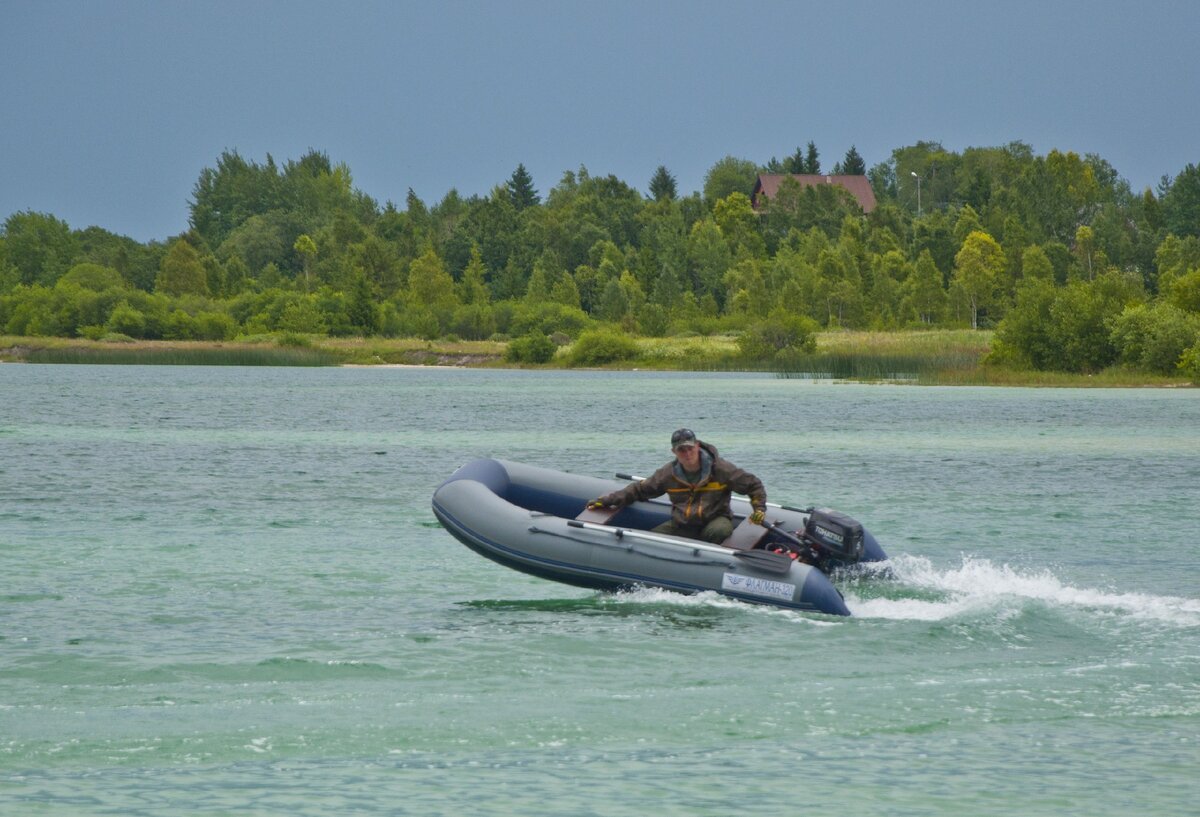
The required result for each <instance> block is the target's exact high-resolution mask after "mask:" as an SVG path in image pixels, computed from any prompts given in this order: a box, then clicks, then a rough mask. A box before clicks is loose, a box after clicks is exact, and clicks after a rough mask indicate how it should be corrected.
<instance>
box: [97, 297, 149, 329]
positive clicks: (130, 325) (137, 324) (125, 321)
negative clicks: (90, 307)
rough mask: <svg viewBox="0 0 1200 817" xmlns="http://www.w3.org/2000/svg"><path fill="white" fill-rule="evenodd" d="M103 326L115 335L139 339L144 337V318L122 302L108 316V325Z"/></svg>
mask: <svg viewBox="0 0 1200 817" xmlns="http://www.w3.org/2000/svg"><path fill="white" fill-rule="evenodd" d="M104 326H105V329H107V330H108V331H109V332H111V333H113V334H116V335H129V336H130V337H133V338H141V337H145V335H146V316H145V315H143V314H142V313H141V312H139V311H138V310H136V309H134V308H133V307H132V306H130V305H129V304H128V303H127V302H125V301H122V302H121V303H119V304H117V306H116V307H115V308H114V309H113V311H112V314H111V315H109V316H108V323H106V324H105V325H104Z"/></svg>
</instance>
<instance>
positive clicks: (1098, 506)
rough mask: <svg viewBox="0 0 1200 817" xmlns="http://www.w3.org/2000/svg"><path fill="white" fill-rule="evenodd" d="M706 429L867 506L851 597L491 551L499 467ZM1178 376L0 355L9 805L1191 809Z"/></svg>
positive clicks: (626, 447) (860, 508)
mask: <svg viewBox="0 0 1200 817" xmlns="http://www.w3.org/2000/svg"><path fill="white" fill-rule="evenodd" d="M680 425H687V426H690V427H692V428H694V429H695V430H696V431H697V432H698V433H699V434H700V436H701V437H702V438H704V439H707V440H710V441H711V442H713V443H715V444H716V445H717V446H718V447H719V448H720V449H721V450H722V452H723V453H725V454H726V455H727V456H728V457H729V458H730V459H732V460H733V461H734V462H736V463H738V464H739V465H742V466H744V467H747V468H749V469H751V470H753V471H754V472H755V473H757V474H758V475H759V476H760V477H761V478H762V479H763V480H764V482H765V483H766V485H767V488H768V491H769V492H770V494H771V498H772V499H773V500H776V501H782V502H784V503H786V504H814V503H816V504H824V505H830V506H833V507H836V508H839V509H841V510H843V511H845V512H847V513H849V514H851V515H853V516H855V517H856V518H858V519H860V520H861V521H863V522H864V523H865V524H866V525H867V526H868V527H870V528H871V530H872V531H873V532H874V533H875V534H876V535H877V536H878V538H879V540H880V541H881V543H882V544H883V545H884V547H885V548H886V549H887V550H888V551H889V553H890V554H892V556H893V557H894V558H893V560H892V562H891V567H892V572H893V574H894V576H893V578H890V579H886V578H879V577H876V578H871V579H867V580H862V581H856V582H854V583H851V584H847V585H844V586H843V588H842V589H843V591H844V593H845V594H846V597H847V600H848V603H849V606H850V608H851V610H852V611H853V612H854V613H855V617H854V618H851V619H833V618H828V617H823V616H818V615H803V614H797V613H793V612H787V611H780V610H775V609H771V608H765V607H753V606H749V605H744V604H740V603H736V602H731V601H728V600H725V599H722V598H720V597H716V596H712V597H708V596H700V597H682V596H676V595H672V594H667V593H663V592H658V591H641V592H635V593H630V594H623V595H604V594H595V593H591V592H588V591H584V590H579V589H576V588H570V587H566V586H562V585H556V584H551V583H547V582H543V581H540V580H537V579H534V578H532V577H528V576H524V575H521V574H517V573H513V572H510V571H507V570H505V569H503V568H501V567H499V566H498V565H494V564H492V563H490V562H487V561H485V560H483V559H481V558H480V557H478V556H476V555H475V554H473V553H471V552H470V551H468V550H467V549H465V548H464V547H462V546H461V545H460V544H458V543H457V542H456V541H454V540H453V539H452V538H451V537H450V536H449V535H448V534H447V533H445V532H444V531H442V530H441V528H439V527H438V525H437V523H436V521H435V520H434V517H433V514H432V512H431V510H430V507H429V500H430V495H431V493H432V491H433V489H434V487H435V486H436V485H437V484H438V483H439V482H440V481H441V480H442V479H443V478H445V477H446V476H447V475H449V474H450V473H451V472H452V471H453V470H454V469H455V468H456V467H457V466H458V465H460V464H461V463H463V462H464V461H466V460H468V459H470V458H472V457H476V456H484V455H496V456H503V457H506V458H509V459H517V460H525V461H529V462H533V463H537V464H539V465H543V466H548V467H555V468H562V469H564V470H570V471H575V472H580V473H587V474H593V475H598V476H610V475H611V474H612V473H614V472H617V471H626V472H635V473H645V472H648V471H649V470H651V469H652V468H654V467H656V466H657V465H659V464H661V463H662V462H663V461H665V460H666V458H667V456H668V455H669V454H668V451H667V448H668V445H667V440H668V437H669V435H670V432H671V431H672V430H673V429H674V428H676V427H678V426H680ZM1198 486H1200V392H1198V391H1194V390H1096V391H1093V390H1086V391H1084V390H1080V391H1073V390H1054V389H1045V390H1026V389H972V388H953V389H938V388H918V387H905V386H895V387H893V386H859V385H846V384H830V383H810V382H802V381H796V380H782V379H775V378H771V377H769V376H760V375H710V374H703V375H701V374H695V375H693V374H657V373H653V374H652V373H636V372H635V373H624V374H609V373H578V372H575V373H570V372H568V373H563V372H497V371H477V370H465V371H464V370H445V369H441V370H438V369H434V370H427V369H383V368H381V369H238V368H225V367H214V368H186V367H180V368H176V367H158V366H155V367H137V366H127V367H105V366H35V365H17V364H13V365H2V366H0V576H2V578H0V814H4V815H8V814H13V815H25V814H62V815H76V814H88V815H91V814H120V815H190V814H195V815H207V814H239V815H240V814H256V815H257V814H261V815H310V814H311V815H330V814H422V815H423V814H482V815H493V814H494V815H501V814H531V813H537V814H573V815H574V814H579V815H589V814H594V815H643V814H646V813H651V812H653V813H655V814H658V815H693V814H706V815H727V814H731V813H735V812H736V813H752V814H785V813H787V814H800V813H808V812H812V811H817V810H819V812H820V813H845V814H866V813H873V814H896V815H909V814H911V815H963V814H972V815H988V814H995V815H1000V814H1005V815H1012V814H1022V815H1088V817H1097V816H1098V815H1127V814H1132V813H1141V814H1151V815H1184V814H1195V813H1196V802H1197V798H1198V797H1200V784H1197V783H1196V782H1195V780H1196V774H1195V773H1196V769H1197V768H1200V746H1198V740H1200V580H1198V578H1197V568H1198V566H1200V558H1198V556H1197V553H1198V552H1200V502H1198V500H1200V487H1198Z"/></svg>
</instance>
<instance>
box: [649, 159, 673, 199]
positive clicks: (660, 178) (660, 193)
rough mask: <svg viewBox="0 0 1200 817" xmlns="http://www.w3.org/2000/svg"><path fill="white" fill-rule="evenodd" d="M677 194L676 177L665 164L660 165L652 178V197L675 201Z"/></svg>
mask: <svg viewBox="0 0 1200 817" xmlns="http://www.w3.org/2000/svg"><path fill="white" fill-rule="evenodd" d="M676 194H677V193H676V189H675V177H674V176H672V175H671V172H670V171H669V170H667V168H666V166H665V165H659V166H658V170H656V171H654V177H653V178H652V179H650V197H651V198H652V199H654V200H655V201H674V200H675V196H676Z"/></svg>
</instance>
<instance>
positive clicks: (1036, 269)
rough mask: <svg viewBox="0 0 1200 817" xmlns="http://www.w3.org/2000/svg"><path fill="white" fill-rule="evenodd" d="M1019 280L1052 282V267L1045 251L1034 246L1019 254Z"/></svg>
mask: <svg viewBox="0 0 1200 817" xmlns="http://www.w3.org/2000/svg"><path fill="white" fill-rule="evenodd" d="M1021 278H1022V279H1023V280H1025V281H1048V282H1050V283H1053V282H1054V265H1053V264H1051V263H1050V258H1049V257H1048V256H1047V255H1046V251H1045V250H1043V249H1042V248H1041V247H1039V246H1038V245H1036V244H1033V245H1032V246H1029V247H1026V248H1025V251H1024V252H1022V253H1021Z"/></svg>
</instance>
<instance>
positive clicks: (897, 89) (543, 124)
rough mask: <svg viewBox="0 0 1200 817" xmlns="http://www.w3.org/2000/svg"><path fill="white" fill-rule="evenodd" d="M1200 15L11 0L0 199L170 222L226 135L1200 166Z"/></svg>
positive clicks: (368, 174)
mask: <svg viewBox="0 0 1200 817" xmlns="http://www.w3.org/2000/svg"><path fill="white" fill-rule="evenodd" d="M1197 35H1200V3H1196V2H1191V1H1190V0H1188V1H1187V2H1167V1H1166V0H1146V1H1145V2H1138V3H1119V2H1113V0H1091V2H1076V1H1075V0H1070V2H1054V1H1053V0H1040V2H1024V0H1021V1H1020V2H988V3H983V2H970V0H958V2H911V1H907V0H904V1H898V2H886V0H878V2H859V1H858V0H840V1H839V2H824V3H809V2H788V3H780V2H758V3H738V2H731V0H726V1H725V2H682V1H680V2H676V1H674V0H665V1H664V2H653V0H640V2H639V1H638V0H635V1H634V2H606V3H582V2H570V1H569V0H562V2H509V1H503V0H498V1H497V2H491V3H483V2H355V3H319V2H308V1H306V0H291V2H282V1H278V0H238V1H237V2H226V1H225V0H210V1H209V2H199V1H197V2H187V3H183V2H173V1H172V0H158V1H156V2H132V1H131V0H110V1H109V2H101V1H100V0H88V1H87V2H83V1H82V0H78V1H77V2H61V1H60V0H0V220H3V219H4V218H7V216H8V215H9V214H11V213H13V212H16V211H19V210H36V211H41V212H49V213H52V214H54V215H56V216H58V217H59V218H62V219H64V220H66V221H67V222H68V223H69V224H70V225H71V226H72V227H76V228H82V227H86V226H89V225H92V224H96V225H99V226H101V227H105V228H107V229H109V230H112V231H114V232H117V233H121V234H124V235H129V236H132V237H133V238H136V239H138V240H141V241H145V240H149V239H166V238H168V237H170V236H172V235H175V234H178V233H179V232H181V231H183V230H185V229H186V228H187V217H188V199H189V197H190V195H191V190H192V186H193V185H194V184H195V182H196V179H197V177H198V175H199V173H200V171H201V169H203V168H204V167H212V166H215V164H216V159H217V157H218V156H219V155H220V153H221V151H222V150H224V149H227V148H228V149H236V150H238V151H239V152H240V153H241V154H242V155H243V156H244V157H246V158H247V159H252V160H255V161H259V162H262V161H265V159H266V156H267V154H268V153H270V154H271V155H272V156H274V157H275V159H276V161H277V162H279V163H281V164H282V162H283V161H285V160H287V159H296V158H299V157H300V156H301V155H302V154H303V153H304V152H306V151H307V150H308V149H309V148H316V149H318V150H322V151H325V152H326V153H328V154H329V156H330V158H331V159H332V160H333V161H335V162H345V163H346V164H347V165H349V167H350V169H351V171H352V173H353V176H354V184H355V186H356V187H358V188H360V189H361V190H363V191H365V192H366V193H368V194H370V195H371V196H374V197H375V198H376V199H378V200H379V201H380V202H381V203H382V202H384V201H386V200H388V199H391V200H393V201H395V202H397V203H398V204H400V206H403V201H404V196H405V193H406V191H407V190H408V188H409V187H411V188H413V189H414V190H415V191H416V192H417V194H418V195H419V196H421V197H422V198H423V199H424V200H425V201H426V203H428V204H434V203H436V202H437V201H438V200H440V199H441V198H442V197H443V196H444V195H445V194H446V192H447V191H449V190H450V188H452V187H453V188H457V189H458V191H459V192H460V193H462V194H463V195H471V194H476V193H478V194H486V193H487V192H488V191H489V190H490V189H491V188H492V187H493V186H494V185H496V184H499V183H501V182H503V181H504V180H505V179H507V178H508V177H509V176H510V175H511V174H512V171H513V169H514V168H515V167H516V166H517V163H518V162H523V163H524V164H525V166H526V167H527V168H528V169H529V171H530V173H532V174H533V178H534V183H535V186H536V187H537V188H538V190H539V191H541V192H542V193H543V194H544V193H545V192H546V191H548V190H549V189H550V188H551V187H553V186H554V185H555V184H556V183H557V182H558V180H559V178H560V177H561V176H562V173H563V171H565V170H573V169H576V168H578V167H579V165H581V164H582V165H585V166H587V168H588V170H589V171H590V172H591V173H592V174H593V175H597V174H601V175H602V174H608V173H613V174H616V175H617V176H618V177H620V178H621V179H623V180H624V181H626V182H627V183H629V184H631V185H633V186H635V187H637V188H638V189H640V190H643V191H644V190H645V189H646V187H647V185H648V183H649V180H650V177H651V175H652V174H653V172H654V170H655V168H656V167H657V166H658V165H660V164H663V165H666V166H667V168H668V169H669V170H670V171H671V172H672V173H674V175H675V176H676V178H677V180H678V183H679V188H680V191H681V192H684V193H687V192H691V191H693V190H698V189H700V188H701V187H702V185H703V179H704V174H705V172H706V171H707V170H708V168H709V167H711V166H712V165H713V163H714V162H716V161H717V160H718V159H720V158H721V157H723V156H726V155H734V156H737V157H739V158H745V159H752V160H754V161H756V162H765V161H767V160H768V159H769V158H770V157H771V156H777V157H780V158H782V157H783V156H785V155H787V154H789V153H791V151H792V150H793V149H794V148H795V147H796V146H798V145H804V144H805V143H807V142H808V141H809V140H810V139H811V140H813V141H815V142H816V144H817V147H818V148H819V150H820V152H821V159H822V164H823V166H824V168H825V169H826V170H828V169H830V168H831V167H832V165H833V164H834V162H836V161H837V160H839V159H840V158H841V157H842V155H843V154H844V153H845V151H846V149H847V148H849V147H850V145H851V144H854V145H856V146H857V148H858V151H859V153H861V154H862V156H863V158H864V159H865V160H866V162H867V165H868V166H870V165H873V164H875V163H877V162H881V161H884V160H886V159H888V158H889V156H890V154H891V151H892V150H893V149H895V148H898V147H902V146H904V145H909V144H913V143H914V142H916V141H918V140H922V139H926V140H933V141H939V142H941V143H942V144H943V145H944V146H945V147H947V148H949V149H951V150H962V149H964V148H967V147H972V146H989V145H1001V144H1005V143H1007V142H1010V141H1012V140H1022V141H1025V142H1028V143H1029V144H1031V145H1032V146H1033V148H1034V150H1035V151H1036V152H1037V153H1039V154H1044V153H1046V152H1048V151H1050V150H1051V149H1054V148H1058V149H1060V150H1074V151H1076V152H1078V153H1080V154H1084V153H1097V154H1099V155H1100V156H1102V157H1104V158H1105V159H1107V160H1108V161H1109V162H1110V163H1112V165H1113V166H1114V167H1115V168H1116V169H1117V171H1118V172H1119V173H1120V174H1121V175H1122V176H1123V177H1124V178H1126V179H1128V180H1129V182H1130V183H1131V184H1132V185H1133V187H1134V188H1135V189H1136V190H1141V189H1142V188H1144V187H1147V186H1153V185H1155V184H1156V183H1157V182H1158V180H1159V177H1160V176H1162V175H1163V174H1170V175H1175V174H1177V173H1178V172H1179V171H1180V170H1182V169H1183V168H1184V166H1186V165H1187V164H1189V163H1196V162H1200V104H1198V101H1200V68H1198V67H1197V63H1196V41H1197Z"/></svg>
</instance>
